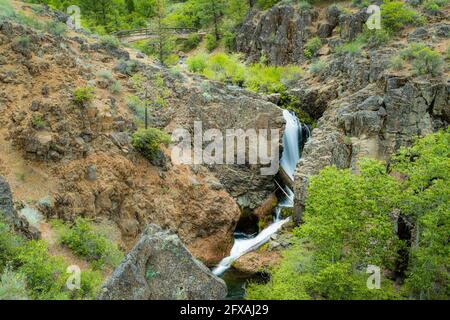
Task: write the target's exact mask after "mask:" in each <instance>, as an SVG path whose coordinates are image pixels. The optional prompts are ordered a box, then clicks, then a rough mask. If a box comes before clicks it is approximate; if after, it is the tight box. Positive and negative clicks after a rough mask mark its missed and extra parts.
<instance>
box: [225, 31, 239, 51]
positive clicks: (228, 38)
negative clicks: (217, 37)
mask: <svg viewBox="0 0 450 320" xmlns="http://www.w3.org/2000/svg"><path fill="white" fill-rule="evenodd" d="M223 43H224V45H225V48H226V49H227V50H228V52H234V51H236V34H235V33H233V32H229V31H227V32H225V33H224V35H223Z"/></svg>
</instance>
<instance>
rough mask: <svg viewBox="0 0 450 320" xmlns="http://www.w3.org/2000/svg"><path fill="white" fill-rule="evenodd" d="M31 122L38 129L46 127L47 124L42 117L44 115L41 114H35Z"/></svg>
mask: <svg viewBox="0 0 450 320" xmlns="http://www.w3.org/2000/svg"><path fill="white" fill-rule="evenodd" d="M31 124H32V125H33V127H34V128H35V129H38V130H41V129H44V128H45V126H46V123H45V120H44V119H42V116H40V115H33V118H32V119H31Z"/></svg>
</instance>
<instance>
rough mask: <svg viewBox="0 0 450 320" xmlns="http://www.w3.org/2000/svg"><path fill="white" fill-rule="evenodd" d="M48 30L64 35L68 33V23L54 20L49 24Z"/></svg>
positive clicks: (54, 33)
mask: <svg viewBox="0 0 450 320" xmlns="http://www.w3.org/2000/svg"><path fill="white" fill-rule="evenodd" d="M47 32H48V33H51V34H52V35H54V36H59V37H61V36H63V35H64V34H65V33H66V25H65V24H64V23H62V22H56V21H52V22H49V23H48V24H47Z"/></svg>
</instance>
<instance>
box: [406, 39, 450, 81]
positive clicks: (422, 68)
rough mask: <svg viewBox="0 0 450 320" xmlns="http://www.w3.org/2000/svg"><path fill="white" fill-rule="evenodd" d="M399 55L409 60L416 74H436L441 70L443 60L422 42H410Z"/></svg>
mask: <svg viewBox="0 0 450 320" xmlns="http://www.w3.org/2000/svg"><path fill="white" fill-rule="evenodd" d="M400 57H402V58H403V59H405V60H409V61H411V64H412V67H413V69H414V72H415V73H416V74H417V75H424V74H431V75H433V76H436V75H438V74H440V73H441V72H442V66H443V64H444V61H443V59H442V57H441V55H440V54H439V53H438V52H436V51H434V50H432V49H430V48H429V47H427V46H426V45H424V44H421V43H412V44H410V45H409V47H408V48H406V49H405V50H403V51H402V52H401V53H400Z"/></svg>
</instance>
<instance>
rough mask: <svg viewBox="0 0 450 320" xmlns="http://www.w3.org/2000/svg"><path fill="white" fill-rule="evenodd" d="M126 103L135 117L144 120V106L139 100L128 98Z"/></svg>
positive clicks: (133, 97) (132, 97) (134, 97)
mask: <svg viewBox="0 0 450 320" xmlns="http://www.w3.org/2000/svg"><path fill="white" fill-rule="evenodd" d="M126 103H127V106H128V108H130V110H131V111H133V113H134V115H135V116H137V117H138V118H139V119H140V120H144V119H145V104H144V102H143V101H142V100H141V99H139V97H136V96H128V97H127V102H126Z"/></svg>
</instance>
